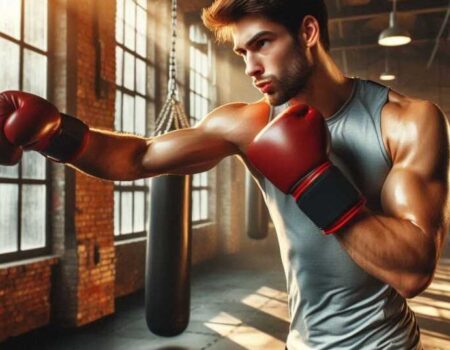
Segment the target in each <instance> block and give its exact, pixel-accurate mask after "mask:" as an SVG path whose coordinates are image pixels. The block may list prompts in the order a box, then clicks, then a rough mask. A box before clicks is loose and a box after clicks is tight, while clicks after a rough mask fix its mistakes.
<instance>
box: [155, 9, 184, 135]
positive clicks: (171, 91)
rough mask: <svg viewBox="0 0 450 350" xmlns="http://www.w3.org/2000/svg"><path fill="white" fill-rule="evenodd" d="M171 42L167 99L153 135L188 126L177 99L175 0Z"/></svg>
mask: <svg viewBox="0 0 450 350" xmlns="http://www.w3.org/2000/svg"><path fill="white" fill-rule="evenodd" d="M171 18H172V42H171V46H170V55H169V82H168V94H167V100H166V102H165V103H164V105H163V107H162V109H161V112H160V113H159V115H158V118H157V119H156V129H155V135H162V134H165V133H166V132H169V131H170V130H174V129H175V130H177V129H182V128H188V127H189V120H188V118H187V116H186V114H185V112H184V110H183V107H182V104H181V102H180V101H179V100H178V89H177V77H176V73H177V72H176V71H177V66H176V44H177V0H172V15H171Z"/></svg>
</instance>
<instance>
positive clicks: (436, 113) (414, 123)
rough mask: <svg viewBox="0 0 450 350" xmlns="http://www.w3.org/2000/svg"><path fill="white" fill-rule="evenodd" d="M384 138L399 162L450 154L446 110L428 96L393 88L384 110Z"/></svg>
mask: <svg viewBox="0 0 450 350" xmlns="http://www.w3.org/2000/svg"><path fill="white" fill-rule="evenodd" d="M382 129H383V135H384V139H385V142H386V145H387V148H388V151H389V153H390V154H391V157H392V160H393V162H394V164H395V163H399V162H404V161H412V160H413V159H415V160H416V161H417V160H418V159H417V157H418V158H423V160H425V158H427V159H428V160H429V161H430V162H436V161H444V159H437V158H440V157H443V156H445V154H446V155H447V156H448V148H449V127H448V120H447V118H446V116H445V114H444V113H443V112H442V111H441V110H440V109H439V107H438V106H436V105H435V104H433V103H432V102H430V101H427V100H421V99H417V98H411V97H408V96H403V95H401V94H399V93H397V92H395V91H390V93H389V101H388V103H387V104H386V106H385V107H384V108H383V112H382Z"/></svg>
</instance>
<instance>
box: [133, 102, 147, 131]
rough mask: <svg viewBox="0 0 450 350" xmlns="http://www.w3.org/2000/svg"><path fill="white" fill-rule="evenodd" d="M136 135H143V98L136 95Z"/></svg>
mask: <svg viewBox="0 0 450 350" xmlns="http://www.w3.org/2000/svg"><path fill="white" fill-rule="evenodd" d="M134 132H135V133H136V134H138V135H142V136H145V132H146V130H145V99H144V98H142V97H140V96H136V129H135V131H134Z"/></svg>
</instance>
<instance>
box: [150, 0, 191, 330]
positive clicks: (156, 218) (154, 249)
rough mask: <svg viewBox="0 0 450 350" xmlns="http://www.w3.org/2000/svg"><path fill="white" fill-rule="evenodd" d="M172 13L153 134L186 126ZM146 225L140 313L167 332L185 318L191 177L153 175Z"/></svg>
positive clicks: (182, 325)
mask: <svg viewBox="0 0 450 350" xmlns="http://www.w3.org/2000/svg"><path fill="white" fill-rule="evenodd" d="M176 15H177V3H176V0H172V47H171V51H170V59H169V83H168V86H169V92H168V96H167V100H166V102H165V103H164V106H163V107H162V110H161V112H160V114H159V115H158V118H157V119H156V130H155V135H163V134H165V133H167V132H169V131H173V130H177V129H182V128H187V127H189V121H188V118H187V117H186V114H185V113H184V110H183V108H182V105H181V103H180V101H179V99H178V91H177V83H176V52H175V43H176ZM150 207H151V209H150V231H149V235H148V240H147V256H146V270H145V319H146V321H147V326H148V328H149V329H150V331H151V332H153V333H155V334H157V335H161V336H166V337H171V336H175V335H178V334H180V333H181V332H183V331H184V330H185V329H186V327H187V326H188V323H189V313H190V295H191V292H190V291H191V284H190V269H191V232H190V228H191V209H190V208H191V178H190V176H178V175H163V176H160V177H156V178H153V179H152V188H151V203H150Z"/></svg>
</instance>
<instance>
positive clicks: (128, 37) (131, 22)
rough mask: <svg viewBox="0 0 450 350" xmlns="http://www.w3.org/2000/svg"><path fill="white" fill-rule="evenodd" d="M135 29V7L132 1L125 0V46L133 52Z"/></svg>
mask: <svg viewBox="0 0 450 350" xmlns="http://www.w3.org/2000/svg"><path fill="white" fill-rule="evenodd" d="M135 28H136V5H135V3H134V1H133V0H125V46H126V47H128V48H129V49H130V50H133V51H134V41H135Z"/></svg>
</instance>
